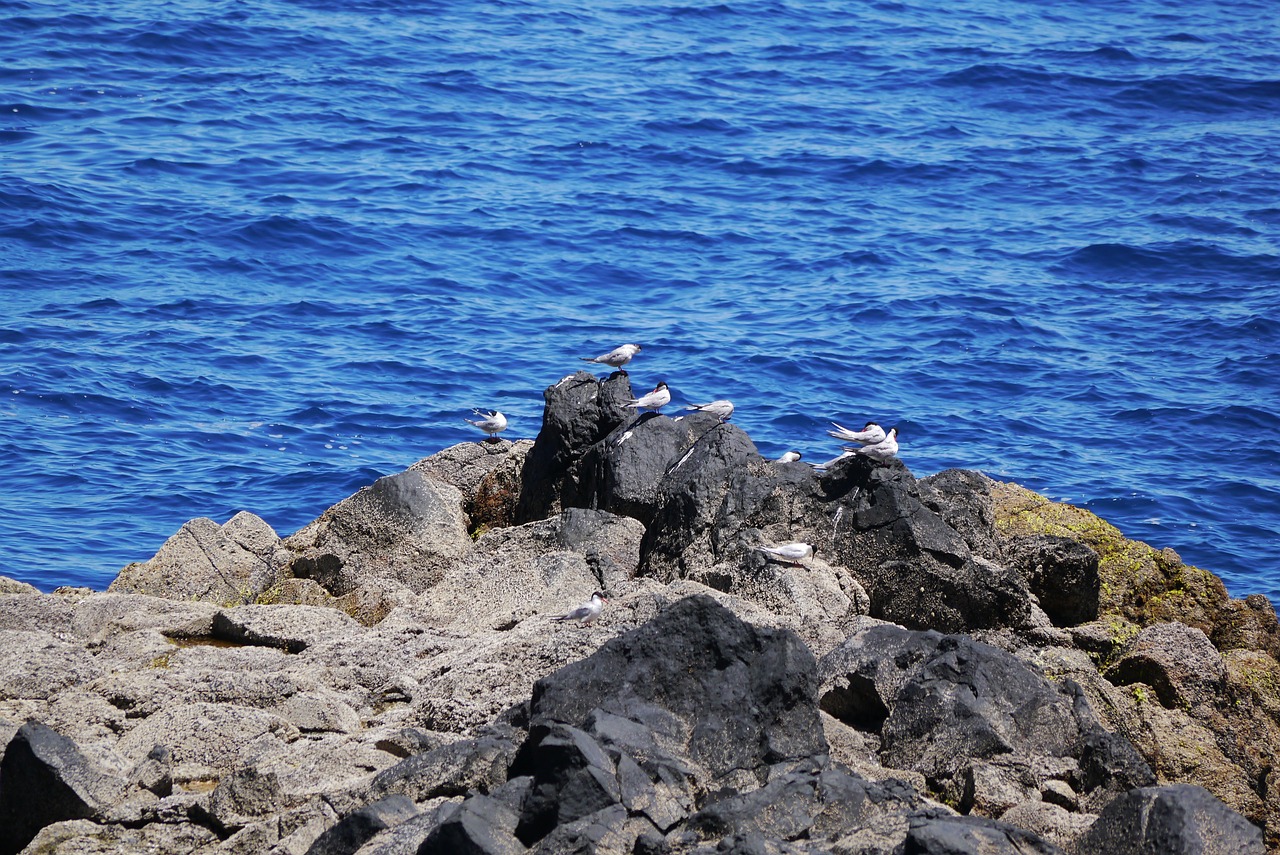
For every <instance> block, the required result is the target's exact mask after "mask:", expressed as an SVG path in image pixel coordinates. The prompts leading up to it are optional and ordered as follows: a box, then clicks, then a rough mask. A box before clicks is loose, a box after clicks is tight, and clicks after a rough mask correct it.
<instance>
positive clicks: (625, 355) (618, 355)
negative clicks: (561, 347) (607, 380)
mask: <svg viewBox="0 0 1280 855" xmlns="http://www.w3.org/2000/svg"><path fill="white" fill-rule="evenodd" d="M640 350H641V348H640V345H638V344H624V345H620V346H618V347H615V348H614V349H613V350H611V351H609V352H608V353H602V354H600V355H599V356H590V357H588V356H580V357H578V358H579V359H581V360H582V361H583V362H595V363H598V364H600V365H608V366H609V367H610V368H622V366H624V365H626V364H627V363H628V362H630V361H631V358H632V357H633V356H635V355H636V354H637V353H639V352H640ZM624 373H625V372H624Z"/></svg>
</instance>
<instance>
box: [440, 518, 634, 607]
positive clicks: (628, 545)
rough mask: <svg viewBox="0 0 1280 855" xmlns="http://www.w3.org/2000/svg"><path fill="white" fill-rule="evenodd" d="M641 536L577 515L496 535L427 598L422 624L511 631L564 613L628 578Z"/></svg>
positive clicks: (616, 523)
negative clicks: (545, 616)
mask: <svg viewBox="0 0 1280 855" xmlns="http://www.w3.org/2000/svg"><path fill="white" fill-rule="evenodd" d="M643 533H644V529H643V527H642V526H641V525H640V523H638V522H636V521H635V520H633V519H629V518H626V517H619V516H615V515H613V514H610V513H607V512H605V511H590V510H582V509H576V508H574V509H569V510H566V511H564V512H563V513H561V514H559V515H556V516H553V517H551V518H549V519H545V520H539V521H536V522H531V523H525V524H524V525H519V526H512V527H509V528H500V529H494V530H492V531H489V532H487V533H486V534H484V535H483V536H482V537H481V538H480V539H479V540H478V541H477V542H476V548H475V551H474V552H472V554H471V555H470V556H469V557H467V558H466V559H464V560H462V561H460V562H459V563H458V564H457V565H456V566H455V567H452V568H450V569H449V570H447V571H445V573H444V576H443V578H442V579H441V581H440V583H439V584H437V585H436V586H435V587H434V588H432V590H431V591H430V592H429V593H428V594H427V595H425V596H424V597H423V598H422V601H421V603H420V606H421V615H422V618H423V620H425V621H427V622H429V623H431V624H432V625H434V626H440V627H444V626H449V627H452V628H454V629H461V628H468V629H471V630H484V629H510V628H512V627H514V626H515V625H516V624H518V623H519V622H520V621H522V620H525V619H526V618H529V617H531V616H532V615H535V614H539V613H556V612H560V611H563V610H564V608H565V607H566V606H567V605H576V604H577V603H579V602H581V601H582V600H584V599H586V598H587V597H588V596H589V595H590V593H591V592H592V591H593V590H596V589H604V590H606V591H607V590H609V589H610V588H611V587H612V586H613V585H615V584H618V583H621V582H624V581H625V580H627V579H628V578H630V577H631V576H632V575H633V574H634V573H635V567H636V563H637V561H638V560H639V559H638V556H639V550H640V538H641V536H642V535H643Z"/></svg>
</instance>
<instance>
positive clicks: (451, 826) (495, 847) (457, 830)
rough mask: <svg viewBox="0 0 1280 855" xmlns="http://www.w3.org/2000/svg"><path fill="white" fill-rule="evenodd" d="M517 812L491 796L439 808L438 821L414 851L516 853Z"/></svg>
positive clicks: (434, 854)
mask: <svg viewBox="0 0 1280 855" xmlns="http://www.w3.org/2000/svg"><path fill="white" fill-rule="evenodd" d="M516 822H517V816H516V814H515V812H514V811H513V810H511V808H510V807H508V806H507V805H505V804H503V803H502V802H501V801H499V800H498V799H496V798H493V797H491V796H472V797H471V798H469V799H467V800H466V801H464V802H463V803H462V804H460V805H458V806H457V807H455V808H453V809H452V810H446V811H445V812H442V815H441V820H440V824H439V825H438V826H437V827H436V828H435V830H434V831H432V832H431V833H430V834H429V835H427V838H426V839H425V840H423V841H422V845H421V846H420V847H419V848H418V855H519V853H522V852H525V851H526V848H525V846H524V844H523V843H521V842H520V841H519V840H518V839H517V838H516V836H515V829H516Z"/></svg>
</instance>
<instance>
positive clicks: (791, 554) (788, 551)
mask: <svg viewBox="0 0 1280 855" xmlns="http://www.w3.org/2000/svg"><path fill="white" fill-rule="evenodd" d="M756 549H757V550H759V551H760V552H763V553H765V554H766V555H772V556H773V557H774V558H777V559H778V560H779V561H785V562H788V563H790V564H791V565H793V566H795V567H799V566H800V562H801V561H803V560H804V559H806V558H808V557H810V556H811V555H813V547H812V546H810V545H809V544H807V543H780V544H778V545H777V546H757V547H756Z"/></svg>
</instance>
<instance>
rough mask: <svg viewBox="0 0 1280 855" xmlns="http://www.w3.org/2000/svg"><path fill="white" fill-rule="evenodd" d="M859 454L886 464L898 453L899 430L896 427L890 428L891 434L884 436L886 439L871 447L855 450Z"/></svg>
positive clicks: (865, 446)
mask: <svg viewBox="0 0 1280 855" xmlns="http://www.w3.org/2000/svg"><path fill="white" fill-rule="evenodd" d="M854 451H855V453H857V454H865V455H867V457H870V458H871V459H872V460H879V461H881V462H884V461H886V460H889V459H890V458H892V457H893V456H894V455H896V454H897V453H898V429H897V428H896V427H893V428H889V432H888V433H887V434H885V435H884V439H882V440H880V441H879V442H875V443H872V444H871V445H864V446H862V448H858V449H854Z"/></svg>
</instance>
